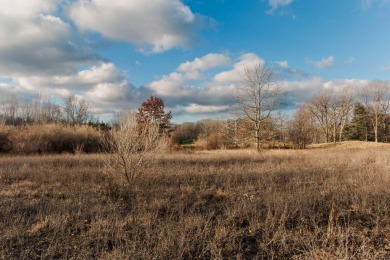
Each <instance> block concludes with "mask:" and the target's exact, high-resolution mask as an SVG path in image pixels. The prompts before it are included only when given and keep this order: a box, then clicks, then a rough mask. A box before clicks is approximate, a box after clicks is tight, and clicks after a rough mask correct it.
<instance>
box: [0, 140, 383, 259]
mask: <svg viewBox="0 0 390 260" xmlns="http://www.w3.org/2000/svg"><path fill="white" fill-rule="evenodd" d="M103 159H104V155H98V154H92V155H84V154H81V155H42V156H38V155H37V156H33V155H30V156H8V155H7V156H2V157H0V230H1V232H0V259H64V258H66V259H87V258H89V259H91V258H96V259H193V258H195V259H268V258H274V259H281V258H284V259H285V258H293V259H341V258H344V259H381V258H382V259H388V258H390V145H387V144H377V145H374V144H368V143H359V142H346V143H342V144H339V145H338V146H336V147H334V146H333V145H330V146H325V147H324V146H322V147H312V148H311V149H307V150H266V151H262V152H261V153H260V154H258V153H256V152H255V151H252V150H230V151H229V150H219V151H212V152H208V151H204V152H191V153H172V154H166V155H161V156H159V157H158V162H157V164H156V165H154V166H153V168H150V169H148V173H147V174H146V175H143V176H142V178H141V179H140V180H139V181H138V182H137V183H136V184H135V185H134V186H132V187H131V188H129V187H128V186H126V185H125V184H124V183H123V182H122V176H120V175H118V176H107V175H106V174H105V173H104V160H103Z"/></svg>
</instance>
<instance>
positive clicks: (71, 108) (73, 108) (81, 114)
mask: <svg viewBox="0 0 390 260" xmlns="http://www.w3.org/2000/svg"><path fill="white" fill-rule="evenodd" d="M63 110H64V113H65V116H66V121H67V122H68V123H69V124H71V125H72V126H75V125H80V124H83V123H85V122H86V121H87V120H88V118H90V116H91V111H90V108H89V106H88V104H87V102H86V101H85V100H84V99H81V98H78V97H76V96H75V95H72V96H70V97H67V98H65V99H64V104H63Z"/></svg>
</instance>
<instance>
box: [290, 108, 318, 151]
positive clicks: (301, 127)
mask: <svg viewBox="0 0 390 260" xmlns="http://www.w3.org/2000/svg"><path fill="white" fill-rule="evenodd" d="M312 118H313V115H312V113H310V112H309V111H308V110H307V107H306V106H302V107H300V108H298V110H297V112H296V114H295V116H294V120H293V121H292V122H291V123H290V125H289V128H288V133H289V136H290V140H291V141H292V142H293V144H294V145H295V147H296V148H298V149H305V148H306V145H307V144H309V143H310V138H311V136H312V132H313V131H314V126H313V124H312Z"/></svg>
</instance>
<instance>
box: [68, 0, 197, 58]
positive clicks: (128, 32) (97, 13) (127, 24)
mask: <svg viewBox="0 0 390 260" xmlns="http://www.w3.org/2000/svg"><path fill="white" fill-rule="evenodd" d="M69 14H70V17H71V18H72V19H73V20H74V22H75V23H76V24H77V26H78V27H79V28H80V29H82V30H91V31H95V32H98V33H100V34H102V35H103V36H104V37H107V38H111V39H114V40H123V41H127V42H129V43H132V44H135V45H137V46H139V47H140V48H145V46H146V47H147V48H149V49H150V51H152V52H156V53H159V52H164V51H167V50H169V49H172V48H175V47H181V48H185V47H187V46H188V45H189V44H190V43H191V41H193V40H194V39H195V33H196V31H197V30H198V29H200V28H201V27H202V26H203V20H204V19H203V17H201V16H200V15H197V14H194V13H193V12H192V11H191V9H190V8H189V7H188V6H187V5H185V4H183V3H182V2H181V1H180V0H148V1H144V0H131V1H129V0H111V1H101V0H90V1H85V0H78V1H75V2H74V4H73V5H72V6H71V8H70V11H69Z"/></svg>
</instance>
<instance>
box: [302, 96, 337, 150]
mask: <svg viewBox="0 0 390 260" xmlns="http://www.w3.org/2000/svg"><path fill="white" fill-rule="evenodd" d="M332 99H333V98H332V92H331V91H330V90H325V91H322V92H321V93H319V94H318V95H317V96H315V97H313V98H312V99H311V101H310V102H309V103H308V105H307V106H306V107H307V109H308V110H309V111H310V112H311V113H312V115H313V116H314V117H315V119H316V121H317V123H318V125H319V127H320V128H321V130H322V132H323V133H324V136H325V140H326V142H327V143H328V142H329V140H330V133H331V127H332V118H331V108H332Z"/></svg>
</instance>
